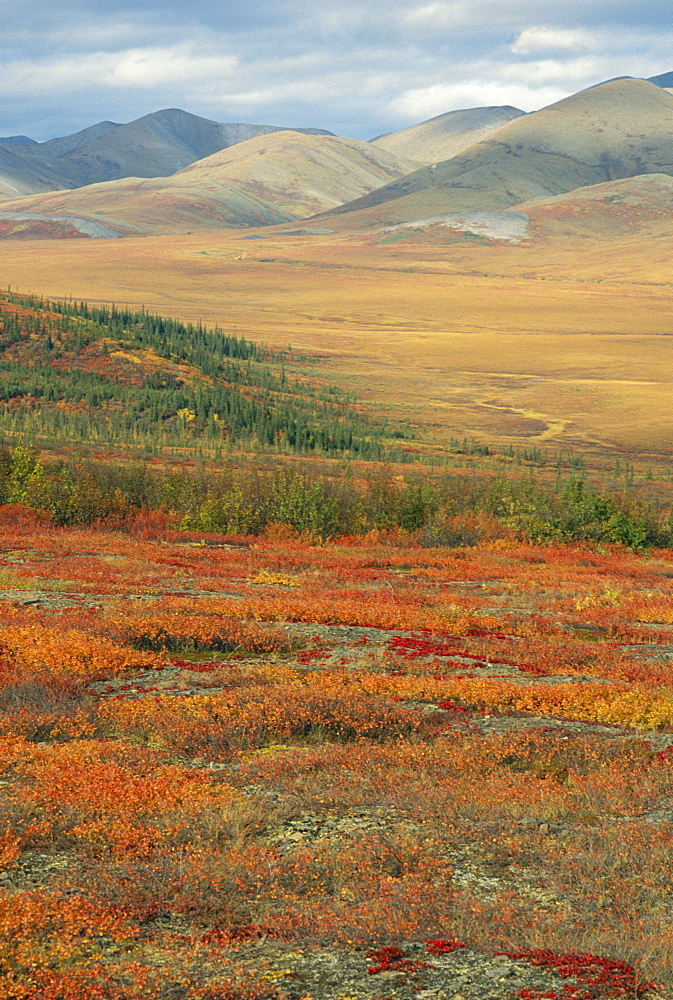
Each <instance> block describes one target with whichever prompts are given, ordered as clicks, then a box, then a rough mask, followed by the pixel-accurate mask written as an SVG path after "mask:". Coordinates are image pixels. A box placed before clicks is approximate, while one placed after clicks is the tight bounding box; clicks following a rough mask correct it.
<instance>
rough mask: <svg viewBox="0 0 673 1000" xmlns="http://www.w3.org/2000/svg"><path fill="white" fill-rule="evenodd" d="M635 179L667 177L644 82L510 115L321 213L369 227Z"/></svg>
mask: <svg viewBox="0 0 673 1000" xmlns="http://www.w3.org/2000/svg"><path fill="white" fill-rule="evenodd" d="M643 173H666V174H673V97H672V96H671V95H670V94H669V93H668V92H667V91H666V90H662V89H661V88H660V87H657V86H656V85H655V84H652V83H649V82H647V81H645V80H634V79H624V80H615V81H611V82H609V83H604V84H600V85H599V86H596V87H592V88H590V89H588V90H584V91H581V92H580V93H578V94H575V95H573V96H572V97H568V98H565V99H564V100H562V101H558V102H557V103H556V104H552V105H550V106H549V107H548V108H544V109H543V110H541V111H537V112H535V113H533V114H529V115H526V116H522V117H518V118H516V119H514V120H513V121H510V122H509V123H508V124H506V125H504V126H503V127H502V128H500V129H498V131H497V132H496V133H494V134H493V135H492V136H489V137H487V138H486V139H484V140H482V141H481V142H478V143H476V144H474V145H472V146H470V147H469V148H468V149H466V150H465V151H464V152H463V153H461V154H459V155H458V156H454V157H452V158H451V159H449V160H446V161H444V162H442V163H438V164H436V165H432V166H426V167H422V168H421V169H419V170H416V171H414V173H412V174H409V176H407V177H404V178H402V179H401V180H399V181H393V182H391V183H390V184H387V185H386V186H385V187H383V188H380V189H379V190H377V191H374V192H373V193H372V194H370V195H365V196H364V197H362V198H360V199H358V200H356V201H353V202H351V203H350V204H346V205H342V206H341V207H340V208H337V209H335V210H332V212H330V213H327V214H328V215H339V214H345V213H357V214H356V215H353V216H351V221H352V224H353V225H358V226H359V225H378V224H380V223H381V222H404V221H410V220H412V219H414V218H423V217H426V216H431V215H437V214H440V213H445V212H450V211H458V210H459V211H466V210H493V209H505V208H508V207H510V206H512V205H516V204H518V203H519V202H522V201H528V200H530V199H531V198H537V197H549V196H553V195H556V194H562V193H564V192H567V191H571V190H572V189H574V188H577V187H585V186H588V185H591V184H600V183H603V182H605V181H610V180H615V179H618V178H623V177H632V176H635V175H636V174H643Z"/></svg>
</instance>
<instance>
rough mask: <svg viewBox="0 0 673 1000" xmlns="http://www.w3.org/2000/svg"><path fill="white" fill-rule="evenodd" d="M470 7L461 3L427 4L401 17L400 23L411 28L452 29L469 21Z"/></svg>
mask: <svg viewBox="0 0 673 1000" xmlns="http://www.w3.org/2000/svg"><path fill="white" fill-rule="evenodd" d="M471 18H472V15H471V14H470V5H469V4H467V3H461V2H459V0H457V2H455V3H427V4H423V5H422V6H421V7H414V8H413V10H410V11H407V12H406V13H405V14H403V15H402V22H403V24H405V25H408V26H409V27H411V28H426V29H427V28H430V29H434V30H437V29H446V28H454V27H456V26H458V25H460V24H465V23H466V22H469V20H471Z"/></svg>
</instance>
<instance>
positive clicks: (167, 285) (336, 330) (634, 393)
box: [0, 230, 673, 464]
mask: <svg viewBox="0 0 673 1000" xmlns="http://www.w3.org/2000/svg"><path fill="white" fill-rule="evenodd" d="M274 238H275V241H276V242H275V244H274V247H275V249H274V261H273V262H271V263H269V262H265V261H263V260H261V259H260V258H263V257H265V256H266V253H267V252H268V251H267V249H266V248H265V247H264V245H263V241H260V245H259V247H258V246H257V244H256V243H255V244H251V243H246V254H247V256H246V257H245V259H241V260H237V259H234V257H233V256H229V257H228V258H227V259H226V264H225V265H223V261H222V258H221V256H219V257H218V259H217V260H215V258H211V257H209V256H204V255H202V254H201V251H204V250H207V251H208V252H209V253H216V254H218V255H221V254H223V253H230V254H231V253H236V252H237V251H238V250H240V239H241V237H240V234H235V233H227V232H221V233H217V234H215V233H214V234H211V236H209V238H208V243H207V246H204V238H203V236H202V235H200V236H198V237H196V236H193V237H192V236H180V237H161V238H143V239H134V240H123V241H99V242H97V241H93V240H86V241H65V242H62V243H59V244H58V255H54V256H53V258H52V257H50V255H49V254H48V253H46V252H45V251H46V250H47V248H48V247H49V244H45V243H40V242H36V243H28V242H26V243H21V244H20V245H19V244H12V245H11V246H9V244H4V245H3V246H1V247H0V264H1V265H2V270H3V274H5V276H6V280H7V281H8V282H9V283H10V284H11V285H12V287H16V286H19V287H20V288H22V289H25V290H29V289H31V288H40V290H42V291H44V293H45V294H47V295H50V296H59V295H64V294H65V295H67V294H68V293H69V292H70V290H71V289H73V290H74V289H76V290H77V294H78V296H79V295H81V296H83V297H86V298H88V299H90V300H92V301H95V300H105V301H112V300H115V301H117V302H119V303H120V304H127V303H128V304H132V305H134V306H140V305H145V306H146V307H147V308H148V309H150V310H152V311H158V312H164V313H165V312H169V313H170V314H172V315H175V316H176V317H179V318H181V319H183V320H189V321H198V320H203V321H204V322H207V323H210V324H219V325H220V326H222V327H223V328H224V329H225V330H228V331H230V332H232V333H235V334H236V335H238V336H241V335H243V336H245V337H250V338H254V339H256V340H262V341H265V342H267V343H269V344H271V345H276V346H279V347H285V346H286V345H287V344H288V343H292V345H293V346H294V347H296V348H299V349H301V350H304V351H307V352H309V353H311V354H316V353H317V354H318V355H319V356H320V359H321V360H320V362H319V366H318V369H319V371H320V372H321V373H322V374H324V376H325V377H326V378H327V379H328V380H329V381H330V382H334V383H335V384H337V385H341V386H342V387H348V388H349V387H350V386H351V385H352V384H357V385H358V389H359V392H360V394H363V395H364V396H365V398H366V399H367V401H369V402H374V403H376V402H380V403H383V404H384V405H385V408H386V410H387V411H388V412H392V414H393V416H395V417H397V416H403V417H404V418H405V419H409V420H411V421H412V422H413V423H414V424H416V425H417V426H419V427H421V428H423V429H424V430H425V432H426V433H427V435H428V436H429V437H430V438H432V439H434V440H436V441H438V442H444V443H447V442H448V439H449V438H450V437H457V438H459V439H460V438H462V437H463V436H468V437H476V438H477V439H478V440H482V441H486V442H491V443H495V444H496V445H497V444H502V445H503V446H506V445H508V444H510V443H514V444H517V445H521V444H526V445H538V444H540V443H543V444H545V443H547V444H550V445H551V446H554V447H565V448H573V449H574V450H578V451H582V452H583V453H586V454H587V455H589V456H590V457H592V458H593V459H594V460H595V461H604V462H605V461H608V460H610V459H611V460H612V461H614V456H615V455H621V456H622V458H623V457H624V456H628V457H634V456H636V455H640V456H645V455H647V456H649V457H648V461H649V460H650V457H651V461H652V462H654V463H655V464H656V463H659V464H661V463H662V462H663V461H664V459H665V454H666V449H667V448H668V443H669V437H670V427H669V421H668V417H667V412H668V411H667V401H668V399H669V397H670V391H671V386H670V384H669V377H668V374H667V373H668V371H669V366H668V363H667V361H668V348H667V335H668V333H669V326H670V324H669V322H668V308H667V302H668V295H669V286H670V283H671V281H672V280H673V273H672V272H671V270H670V266H669V265H668V264H667V263H666V262H665V260H663V258H661V257H660V255H658V251H657V249H656V247H657V246H658V244H657V242H656V241H654V243H653V242H652V241H650V242H647V241H645V240H641V241H640V242H639V240H638V238H636V237H631V238H629V239H624V240H622V242H621V243H620V242H617V243H616V244H615V245H611V250H610V259H609V260H607V261H606V258H605V255H604V254H601V253H599V250H598V249H597V248H596V245H595V243H591V247H588V248H587V250H583V249H582V248H578V246H577V245H576V244H573V242H572V241H571V240H568V241H567V242H566V243H565V244H564V243H563V242H562V241H561V242H559V243H557V244H555V245H554V246H551V245H547V244H544V243H543V244H542V245H540V244H536V245H532V246H530V247H529V246H526V245H523V244H522V245H520V246H502V247H501V246H488V247H485V246H469V245H463V244H462V243H461V244H459V245H456V246H453V247H450V248H447V247H437V246H434V245H432V244H430V243H428V244H427V245H422V246H416V245H414V246H410V245H409V244H407V243H405V242H404V241H402V243H399V244H395V245H394V246H390V247H387V246H384V247H380V246H375V245H373V244H371V242H370V241H369V237H353V236H349V235H344V236H340V235H336V236H332V237H314V238H307V237H304V238H301V239H298V238H297V237H292V236H290V235H287V236H284V235H283V233H282V231H279V230H276V231H275V232H274ZM103 244H104V245H103ZM197 250H198V251H199V253H197ZM297 262H303V263H305V264H306V265H308V266H305V267H301V268H297V267H295V264H296V263H297ZM129 264H130V265H131V266H129ZM486 272H488V275H487V274H486ZM599 278H600V280H599ZM550 279H554V280H550ZM569 389H572V390H573V392H572V393H569V392H568V390H569ZM529 412H532V413H534V414H535V415H536V421H539V426H538V425H537V423H536V424H535V425H531V423H530V421H529V418H528V417H527V416H526V414H527V413H529ZM606 456H608V458H607V459H606Z"/></svg>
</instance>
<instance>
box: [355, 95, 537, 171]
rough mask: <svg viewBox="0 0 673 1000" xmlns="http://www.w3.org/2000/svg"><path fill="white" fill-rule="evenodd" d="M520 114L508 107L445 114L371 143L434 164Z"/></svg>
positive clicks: (518, 111)
mask: <svg viewBox="0 0 673 1000" xmlns="http://www.w3.org/2000/svg"><path fill="white" fill-rule="evenodd" d="M524 113H525V112H523V111H520V110H519V109H518V108H513V107H511V106H509V105H505V106H503V107H492V108H469V109H467V110H464V111H448V112H446V114H443V115H437V116H436V117H435V118H430V119H429V120H428V121H425V122H421V123H420V124H419V125H411V126H410V127H409V128H404V129H401V130H400V131H399V132H389V133H388V134H386V135H381V136H378V137H377V138H376V139H372V140H371V142H372V143H373V145H375V146H378V147H379V149H385V150H387V151H388V152H389V153H394V154H395V155H396V156H406V157H409V158H410V159H412V160H418V161H420V162H421V163H437V162H438V161H440V160H448V159H450V158H451V157H452V156H457V155H458V153H462V152H463V150H464V149H467V148H468V146H472V145H473V144H474V143H475V142H479V141H480V140H481V139H484V138H485V137H486V136H487V135H490V134H491V133H492V132H495V131H496V130H497V129H499V128H501V127H502V126H503V125H505V124H507V122H508V121H511V120H512V119H513V118H519V117H520V116H521V115H523V114H524Z"/></svg>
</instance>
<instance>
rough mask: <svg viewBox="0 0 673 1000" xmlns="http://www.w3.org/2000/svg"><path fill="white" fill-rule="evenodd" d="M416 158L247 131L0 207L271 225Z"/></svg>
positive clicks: (127, 226)
mask: <svg viewBox="0 0 673 1000" xmlns="http://www.w3.org/2000/svg"><path fill="white" fill-rule="evenodd" d="M415 166H416V164H415V163H414V162H413V161H408V160H401V159H399V158H397V157H395V156H392V155H391V154H390V153H386V152H385V151H384V150H379V149H376V147H374V146H372V145H371V144H370V143H367V142H360V141H358V140H356V139H341V138H337V137H335V136H312V135H304V134H301V133H298V132H288V131H285V132H276V133H270V134H268V135H264V136H259V137H257V138H254V139H248V140H247V141H245V142H242V143H238V144H236V145H235V146H233V147H231V148H229V149H226V150H221V151H219V152H217V153H215V154H214V155H213V156H209V157H206V158H204V159H203V160H200V161H198V162H197V163H194V164H192V165H191V166H189V167H187V168H185V169H184V170H181V171H179V172H178V173H176V174H173V175H171V176H169V177H162V178H152V179H147V180H143V179H140V178H126V179H124V180H118V181H109V182H106V183H103V184H95V185H89V186H87V187H83V188H77V189H75V190H74V191H59V192H52V193H49V194H45V195H39V196H34V197H30V198H21V199H19V200H14V201H7V202H5V203H3V205H2V211H3V212H8V213H9V212H11V213H15V212H22V213H25V212H33V213H39V214H43V215H45V214H46V215H49V216H55V217H61V216H64V215H67V216H70V217H83V218H85V219H89V220H93V221H95V222H99V223H101V224H103V225H105V226H111V227H112V228H116V227H118V228H119V229H120V230H121V231H122V232H125V233H127V232H129V231H133V229H134V227H135V228H136V229H137V230H138V231H140V232H146V233H165V232H179V231H181V230H185V229H187V230H194V229H197V228H226V227H230V226H233V227H245V226H258V225H271V224H274V223H279V222H287V221H291V220H294V219H300V218H306V217H307V216H309V215H312V214H315V213H316V212H321V211H324V210H325V209H328V208H332V207H334V206H336V205H339V204H341V203H342V202H344V201H349V200H351V199H352V198H354V197H360V196H361V195H363V194H365V193H367V192H370V191H373V190H374V189H376V188H378V187H380V186H381V185H382V184H385V183H386V182H387V181H389V180H390V179H391V178H401V177H403V176H404V175H405V174H407V173H408V172H409V171H410V170H413V168H414V167H415ZM1 215H2V213H0V217H1Z"/></svg>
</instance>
